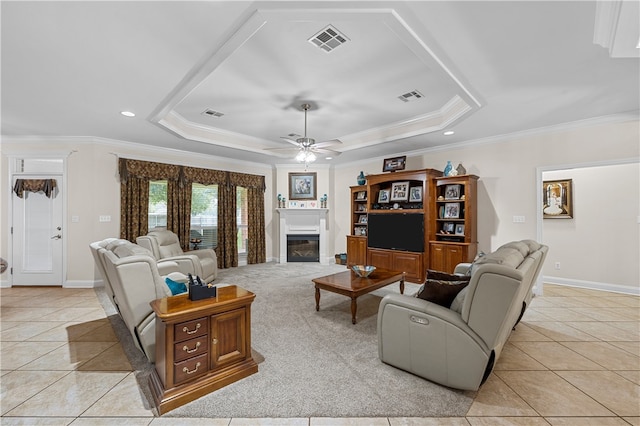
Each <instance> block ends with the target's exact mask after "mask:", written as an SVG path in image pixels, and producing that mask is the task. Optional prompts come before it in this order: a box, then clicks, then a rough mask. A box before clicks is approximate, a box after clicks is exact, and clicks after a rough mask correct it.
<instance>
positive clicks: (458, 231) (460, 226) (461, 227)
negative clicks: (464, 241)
mask: <svg viewBox="0 0 640 426" xmlns="http://www.w3.org/2000/svg"><path fill="white" fill-rule="evenodd" d="M455 235H464V225H463V224H461V223H459V224H457V225H456V230H455Z"/></svg>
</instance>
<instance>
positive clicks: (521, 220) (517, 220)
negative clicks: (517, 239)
mask: <svg viewBox="0 0 640 426" xmlns="http://www.w3.org/2000/svg"><path fill="white" fill-rule="evenodd" d="M513 223H524V216H514V217H513Z"/></svg>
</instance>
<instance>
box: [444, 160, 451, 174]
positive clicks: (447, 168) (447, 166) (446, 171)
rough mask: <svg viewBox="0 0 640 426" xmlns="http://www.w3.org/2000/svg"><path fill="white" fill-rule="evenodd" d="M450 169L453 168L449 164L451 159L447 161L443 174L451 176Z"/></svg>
mask: <svg viewBox="0 0 640 426" xmlns="http://www.w3.org/2000/svg"><path fill="white" fill-rule="evenodd" d="M451 170H453V166H452V165H451V161H447V165H446V166H445V167H444V175H445V176H451Z"/></svg>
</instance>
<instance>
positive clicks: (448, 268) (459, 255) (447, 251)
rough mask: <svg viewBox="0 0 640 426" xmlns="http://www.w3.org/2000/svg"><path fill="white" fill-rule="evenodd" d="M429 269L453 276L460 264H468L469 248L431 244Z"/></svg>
mask: <svg viewBox="0 0 640 426" xmlns="http://www.w3.org/2000/svg"><path fill="white" fill-rule="evenodd" d="M430 251H431V255H430V256H431V257H430V259H429V269H433V270H435V271H442V272H447V273H450V274H452V273H453V270H454V269H455V267H456V265H457V264H458V263H462V262H467V251H468V249H467V247H466V246H462V245H456V244H431V247H430Z"/></svg>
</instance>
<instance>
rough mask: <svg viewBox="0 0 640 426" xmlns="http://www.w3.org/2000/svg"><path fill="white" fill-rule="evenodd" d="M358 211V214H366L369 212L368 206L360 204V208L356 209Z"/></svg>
mask: <svg viewBox="0 0 640 426" xmlns="http://www.w3.org/2000/svg"><path fill="white" fill-rule="evenodd" d="M356 211H358V212H366V211H367V206H366V205H365V204H358V207H357V208H356Z"/></svg>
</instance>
